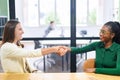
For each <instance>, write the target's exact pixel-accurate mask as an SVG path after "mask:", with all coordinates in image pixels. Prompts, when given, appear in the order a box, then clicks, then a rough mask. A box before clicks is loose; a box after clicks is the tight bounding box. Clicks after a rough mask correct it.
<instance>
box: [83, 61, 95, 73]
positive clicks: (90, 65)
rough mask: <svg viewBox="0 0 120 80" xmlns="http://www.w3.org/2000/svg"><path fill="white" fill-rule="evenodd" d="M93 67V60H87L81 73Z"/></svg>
mask: <svg viewBox="0 0 120 80" xmlns="http://www.w3.org/2000/svg"><path fill="white" fill-rule="evenodd" d="M94 67H95V59H87V60H86V61H85V62H84V64H83V71H86V69H87V68H94Z"/></svg>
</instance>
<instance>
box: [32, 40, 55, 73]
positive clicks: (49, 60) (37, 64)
mask: <svg viewBox="0 0 120 80" xmlns="http://www.w3.org/2000/svg"><path fill="white" fill-rule="evenodd" d="M34 43H35V46H34V49H37V48H44V47H45V46H43V45H42V44H41V43H40V42H39V40H34ZM43 61H44V71H45V66H46V65H47V66H48V67H52V64H55V61H54V60H53V59H52V58H50V56H48V55H45V56H44V58H42V59H41V58H40V59H37V60H36V61H34V63H33V65H34V66H35V67H36V68H37V69H41V68H40V66H41V65H40V64H42V62H43Z"/></svg>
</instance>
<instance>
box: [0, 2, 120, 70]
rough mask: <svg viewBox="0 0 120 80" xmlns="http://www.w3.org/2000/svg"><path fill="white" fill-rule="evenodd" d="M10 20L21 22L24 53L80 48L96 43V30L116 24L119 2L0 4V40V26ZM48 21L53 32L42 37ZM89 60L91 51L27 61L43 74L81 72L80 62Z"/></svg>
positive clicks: (53, 55)
mask: <svg viewBox="0 0 120 80" xmlns="http://www.w3.org/2000/svg"><path fill="white" fill-rule="evenodd" d="M10 19H17V20H19V21H20V22H21V24H22V27H23V30H24V34H23V40H22V42H23V43H24V45H25V48H26V49H30V50H31V49H36V48H47V47H51V46H58V45H64V46H68V47H70V46H74V47H82V46H85V45H87V44H90V43H91V42H94V41H99V30H100V28H101V27H102V25H103V24H104V23H105V22H107V21H120V0H0V38H1V39H2V32H3V29H4V24H5V23H6V22H7V21H8V20H10ZM50 21H54V22H55V26H54V27H55V29H54V30H53V31H51V32H50V33H49V34H48V35H47V36H45V37H44V34H45V30H46V29H47V27H48V26H49V22H50ZM89 58H95V52H94V51H92V52H87V53H83V54H77V55H72V54H70V53H67V54H66V55H64V56H62V57H61V56H58V55H56V54H50V55H46V56H43V57H37V58H28V59H27V60H28V62H29V63H30V65H31V66H32V67H34V68H37V69H39V70H41V71H43V72H82V64H83V62H84V60H86V59H89ZM0 66H1V64H0ZM0 72H2V68H1V70H0Z"/></svg>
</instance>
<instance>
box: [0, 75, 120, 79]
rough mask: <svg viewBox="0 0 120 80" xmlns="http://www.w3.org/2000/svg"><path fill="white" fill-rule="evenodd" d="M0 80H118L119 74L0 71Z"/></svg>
mask: <svg viewBox="0 0 120 80" xmlns="http://www.w3.org/2000/svg"><path fill="white" fill-rule="evenodd" d="M0 80H120V76H111V75H102V74H94V73H23V74H22V73H0Z"/></svg>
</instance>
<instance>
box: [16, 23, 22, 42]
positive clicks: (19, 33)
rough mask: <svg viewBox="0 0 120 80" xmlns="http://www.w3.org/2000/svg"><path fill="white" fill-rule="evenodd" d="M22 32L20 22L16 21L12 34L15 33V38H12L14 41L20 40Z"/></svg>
mask: <svg viewBox="0 0 120 80" xmlns="http://www.w3.org/2000/svg"><path fill="white" fill-rule="evenodd" d="M23 33H24V32H23V29H22V27H21V24H20V23H18V24H17V25H16V28H15V33H14V34H15V39H14V41H15V42H16V41H19V40H21V39H22V34H23Z"/></svg>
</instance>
